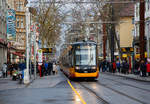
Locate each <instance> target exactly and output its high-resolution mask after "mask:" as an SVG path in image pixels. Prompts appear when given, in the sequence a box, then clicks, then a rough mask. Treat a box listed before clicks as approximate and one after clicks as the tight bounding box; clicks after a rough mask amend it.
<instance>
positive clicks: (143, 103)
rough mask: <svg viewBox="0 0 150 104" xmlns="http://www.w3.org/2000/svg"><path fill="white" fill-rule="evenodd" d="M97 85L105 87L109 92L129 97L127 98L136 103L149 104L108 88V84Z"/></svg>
mask: <svg viewBox="0 0 150 104" xmlns="http://www.w3.org/2000/svg"><path fill="white" fill-rule="evenodd" d="M97 84H98V85H100V86H103V87H105V88H107V89H109V90H112V91H113V92H115V93H117V94H120V95H122V96H125V97H127V98H129V99H131V100H134V101H136V102H139V103H141V104H148V103H146V102H144V101H141V100H139V99H137V98H135V97H132V96H129V95H127V94H125V93H123V92H120V91H118V90H116V89H113V88H111V87H109V86H107V85H106V84H102V83H100V82H97Z"/></svg>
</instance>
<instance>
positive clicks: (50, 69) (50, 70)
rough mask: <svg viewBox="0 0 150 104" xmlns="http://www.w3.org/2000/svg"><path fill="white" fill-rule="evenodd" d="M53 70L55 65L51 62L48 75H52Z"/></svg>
mask: <svg viewBox="0 0 150 104" xmlns="http://www.w3.org/2000/svg"><path fill="white" fill-rule="evenodd" d="M52 68H53V64H52V63H51V62H49V63H48V75H51V72H52Z"/></svg>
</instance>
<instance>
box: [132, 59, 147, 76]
mask: <svg viewBox="0 0 150 104" xmlns="http://www.w3.org/2000/svg"><path fill="white" fill-rule="evenodd" d="M134 73H135V74H140V76H143V77H146V76H150V59H149V58H148V59H147V60H141V61H139V59H138V60H136V61H135V69H134Z"/></svg>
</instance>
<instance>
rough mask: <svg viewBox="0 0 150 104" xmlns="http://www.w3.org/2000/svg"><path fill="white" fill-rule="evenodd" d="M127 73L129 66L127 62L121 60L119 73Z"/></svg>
mask: <svg viewBox="0 0 150 104" xmlns="http://www.w3.org/2000/svg"><path fill="white" fill-rule="evenodd" d="M128 71H129V64H128V62H127V61H126V60H123V62H122V69H121V72H122V73H123V74H127V73H128Z"/></svg>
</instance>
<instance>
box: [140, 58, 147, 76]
mask: <svg viewBox="0 0 150 104" xmlns="http://www.w3.org/2000/svg"><path fill="white" fill-rule="evenodd" d="M140 71H141V72H140V73H141V74H140V75H141V76H142V77H146V64H145V61H144V60H141V64H140Z"/></svg>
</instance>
